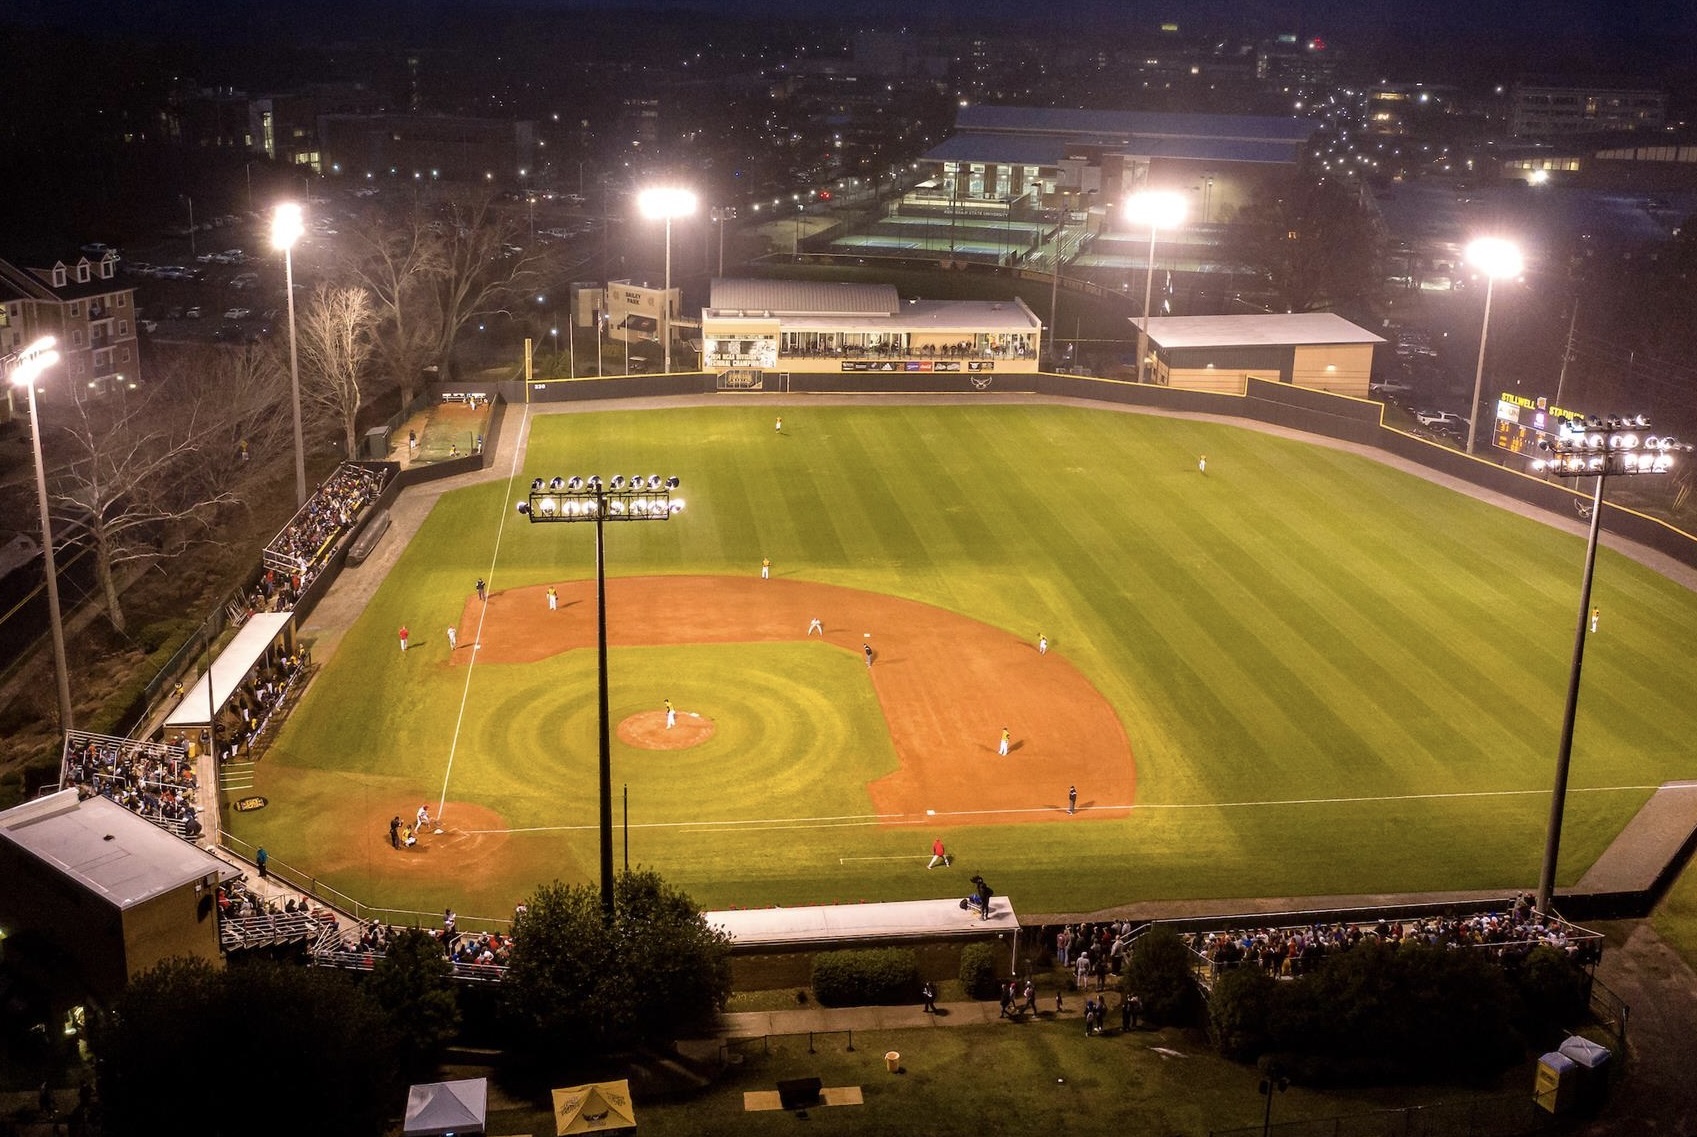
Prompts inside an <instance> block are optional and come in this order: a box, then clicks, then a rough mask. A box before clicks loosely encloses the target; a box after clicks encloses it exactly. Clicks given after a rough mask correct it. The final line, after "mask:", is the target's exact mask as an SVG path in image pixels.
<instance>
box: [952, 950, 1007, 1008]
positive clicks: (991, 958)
mask: <svg viewBox="0 0 1697 1137" xmlns="http://www.w3.org/2000/svg"><path fill="white" fill-rule="evenodd" d="M960 982H961V986H963V987H965V988H966V994H967V996H968V997H969V998H973V999H994V998H995V997H996V991H997V988H999V987H1000V986H1001V983H1000V982H999V981H998V980H997V979H996V953H995V951H994V949H992V948H991V947H990V945H989V944H967V945H966V947H965V948H964V949H963V950H962V951H961V953H960Z"/></svg>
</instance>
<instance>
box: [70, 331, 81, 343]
mask: <svg viewBox="0 0 1697 1137" xmlns="http://www.w3.org/2000/svg"><path fill="white" fill-rule="evenodd" d="M71 346H72V347H81V346H82V329H81V328H72V329H71Z"/></svg>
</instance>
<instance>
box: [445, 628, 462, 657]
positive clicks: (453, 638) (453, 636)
mask: <svg viewBox="0 0 1697 1137" xmlns="http://www.w3.org/2000/svg"><path fill="white" fill-rule="evenodd" d="M459 646H460V633H459V630H458V629H457V628H455V627H454V625H452V624H449V625H448V650H449V651H453V650H454V649H455V648H457V647H459Z"/></svg>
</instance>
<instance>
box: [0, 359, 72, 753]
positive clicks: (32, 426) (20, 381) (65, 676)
mask: <svg viewBox="0 0 1697 1137" xmlns="http://www.w3.org/2000/svg"><path fill="white" fill-rule="evenodd" d="M58 342H59V341H58V340H56V339H54V338H53V337H52V336H42V337H41V338H40V339H37V340H35V341H34V342H32V343H30V344H29V345H28V346H27V347H24V348H21V349H19V350H18V351H16V352H14V353H13V354H11V355H7V356H3V357H0V373H3V374H5V375H6V376H7V378H9V379H10V380H11V383H12V385H13V386H14V387H22V388H23V389H24V391H25V392H26V393H27V397H28V402H29V438H30V447H31V449H32V450H33V451H34V454H35V490H36V498H37V504H38V505H39V506H40V508H41V556H42V562H43V566H44V567H45V568H46V570H47V618H48V623H49V625H50V626H51V629H52V632H53V668H54V670H55V671H57V672H58V681H59V729H60V730H61V731H63V732H65V733H66V734H69V733H70V731H72V730H73V729H75V724H74V723H73V722H72V721H71V674H70V671H69V670H68V669H67V665H66V662H65V658H66V657H65V623H64V620H63V619H62V618H61V616H60V611H59V568H58V565H57V564H55V562H54V559H53V521H52V519H51V517H50V516H49V514H48V508H47V467H46V466H45V465H44V464H43V462H42V458H41V416H40V414H39V412H38V411H37V410H36V406H35V381H36V380H37V379H39V378H41V374H42V372H44V371H46V370H47V369H48V368H49V367H52V366H53V365H54V364H55V363H58V362H59V352H58V350H57V348H56V345H57V344H58Z"/></svg>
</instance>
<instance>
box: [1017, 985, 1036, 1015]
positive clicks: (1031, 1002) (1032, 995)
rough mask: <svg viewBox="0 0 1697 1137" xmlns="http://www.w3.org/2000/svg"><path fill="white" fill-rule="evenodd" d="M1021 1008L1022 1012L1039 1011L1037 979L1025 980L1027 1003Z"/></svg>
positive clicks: (1033, 1012)
mask: <svg viewBox="0 0 1697 1137" xmlns="http://www.w3.org/2000/svg"><path fill="white" fill-rule="evenodd" d="M1020 1010H1021V1011H1022V1012H1023V1011H1030V1012H1031V1013H1032V1014H1033V1015H1035V1014H1036V1013H1037V983H1036V981H1035V980H1032V979H1027V980H1026V981H1025V1005H1024V1006H1023V1007H1021V1008H1020Z"/></svg>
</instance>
